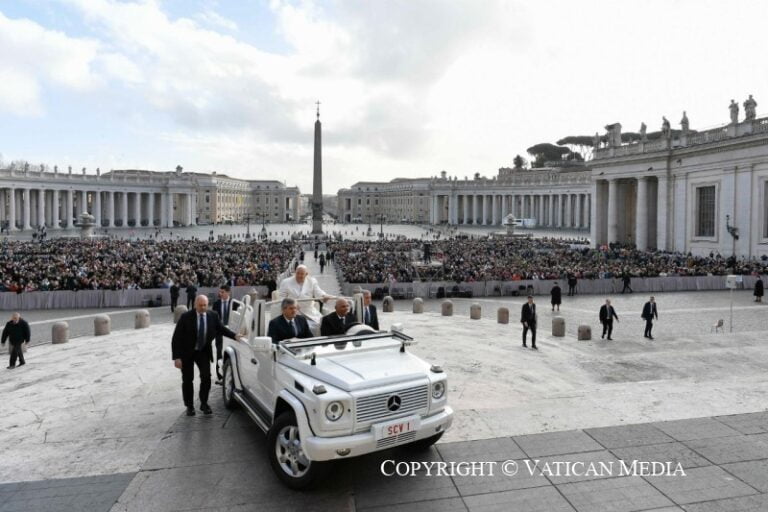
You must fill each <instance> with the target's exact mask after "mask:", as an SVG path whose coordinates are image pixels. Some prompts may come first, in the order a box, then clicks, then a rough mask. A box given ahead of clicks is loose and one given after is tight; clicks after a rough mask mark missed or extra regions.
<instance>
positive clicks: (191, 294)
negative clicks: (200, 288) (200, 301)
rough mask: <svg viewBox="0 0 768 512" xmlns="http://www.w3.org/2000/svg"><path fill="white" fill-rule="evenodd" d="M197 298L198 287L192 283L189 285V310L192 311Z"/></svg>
mask: <svg viewBox="0 0 768 512" xmlns="http://www.w3.org/2000/svg"><path fill="white" fill-rule="evenodd" d="M195 297H197V286H195V283H194V282H192V281H190V282H189V284H187V309H188V310H190V311H192V305H193V304H194V303H195Z"/></svg>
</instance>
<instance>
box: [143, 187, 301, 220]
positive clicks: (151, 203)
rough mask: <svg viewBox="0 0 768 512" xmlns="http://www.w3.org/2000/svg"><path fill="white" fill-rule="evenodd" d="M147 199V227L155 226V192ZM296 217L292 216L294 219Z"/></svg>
mask: <svg viewBox="0 0 768 512" xmlns="http://www.w3.org/2000/svg"><path fill="white" fill-rule="evenodd" d="M148 199H149V200H148V201H147V210H148V211H147V221H148V222H149V224H148V225H149V227H151V228H153V227H155V193H154V192H150V193H149V198H148ZM295 218H296V217H294V219H295Z"/></svg>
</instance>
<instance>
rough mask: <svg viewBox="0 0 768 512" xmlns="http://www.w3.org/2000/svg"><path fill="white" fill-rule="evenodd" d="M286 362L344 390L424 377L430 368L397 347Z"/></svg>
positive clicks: (425, 363)
mask: <svg viewBox="0 0 768 512" xmlns="http://www.w3.org/2000/svg"><path fill="white" fill-rule="evenodd" d="M287 362H288V363H289V366H292V367H293V368H295V369H296V370H299V371H300V372H302V373H304V374H307V375H309V376H311V377H312V378H314V379H317V380H320V381H323V382H326V383H328V384H330V385H332V386H334V387H337V388H339V389H343V390H345V391H355V390H359V389H365V388H370V387H377V386H384V385H387V384H394V383H398V382H405V381H412V380H416V379H424V378H426V377H427V375H428V373H429V367H430V365H429V364H428V363H427V362H425V361H423V360H422V359H420V358H418V357H416V356H415V355H413V354H410V353H408V352H400V350H399V349H397V348H392V349H383V350H375V351H366V352H359V353H355V352H352V353H348V354H334V355H327V356H324V357H318V358H317V359H316V363H317V364H316V365H311V364H310V363H309V361H297V360H293V361H287ZM290 363H298V364H290Z"/></svg>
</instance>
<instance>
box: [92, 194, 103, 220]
mask: <svg viewBox="0 0 768 512" xmlns="http://www.w3.org/2000/svg"><path fill="white" fill-rule="evenodd" d="M93 217H94V218H93V222H95V223H96V228H97V229H98V228H100V227H101V191H100V190H97V191H96V192H94V193H93Z"/></svg>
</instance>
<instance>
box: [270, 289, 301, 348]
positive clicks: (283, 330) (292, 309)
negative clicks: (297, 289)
mask: <svg viewBox="0 0 768 512" xmlns="http://www.w3.org/2000/svg"><path fill="white" fill-rule="evenodd" d="M280 310H281V312H282V314H281V315H280V316H278V317H275V318H273V319H272V320H270V321H269V328H268V329H267V336H269V337H270V338H272V343H279V342H281V341H283V340H289V339H291V338H311V337H312V331H311V330H310V329H309V324H308V323H307V319H306V318H304V316H302V315H299V314H298V313H299V306H298V305H297V304H296V300H295V299H291V298H290V297H287V298H285V299H283V301H282V302H281V303H280Z"/></svg>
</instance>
